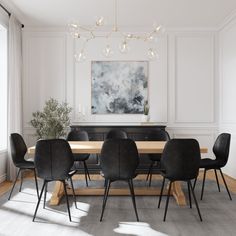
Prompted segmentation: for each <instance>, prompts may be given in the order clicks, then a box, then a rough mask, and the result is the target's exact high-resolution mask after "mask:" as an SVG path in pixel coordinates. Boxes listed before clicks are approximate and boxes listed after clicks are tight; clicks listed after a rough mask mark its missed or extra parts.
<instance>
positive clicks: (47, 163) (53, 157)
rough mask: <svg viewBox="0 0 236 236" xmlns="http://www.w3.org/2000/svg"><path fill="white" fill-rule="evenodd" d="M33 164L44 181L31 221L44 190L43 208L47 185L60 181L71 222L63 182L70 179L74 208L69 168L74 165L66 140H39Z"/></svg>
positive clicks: (71, 173)
mask: <svg viewBox="0 0 236 236" xmlns="http://www.w3.org/2000/svg"><path fill="white" fill-rule="evenodd" d="M34 162H35V168H36V172H37V175H38V177H39V178H41V179H43V180H44V181H43V187H42V189H41V192H40V195H39V200H38V203H37V205H36V208H35V213H34V216H33V221H34V220H35V217H36V214H37V211H38V207H39V204H40V201H41V198H42V194H43V191H44V189H45V195H44V207H45V198H46V189H47V184H48V183H49V182H51V181H61V182H62V183H63V186H64V191H65V196H66V203H67V209H68V214H69V219H70V221H71V214H70V207H69V200H68V195H67V190H66V183H65V180H67V179H70V182H71V187H72V191H73V196H74V201H75V206H76V208H77V205H76V196H75V191H74V186H73V181H72V175H73V174H74V173H75V171H72V172H71V167H72V166H73V163H74V157H73V153H72V151H71V148H70V145H69V144H68V142H67V141H66V140H63V139H49V140H39V141H38V142H37V144H36V149H35V159H34Z"/></svg>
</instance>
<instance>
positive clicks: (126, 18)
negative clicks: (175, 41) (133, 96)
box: [0, 0, 236, 28]
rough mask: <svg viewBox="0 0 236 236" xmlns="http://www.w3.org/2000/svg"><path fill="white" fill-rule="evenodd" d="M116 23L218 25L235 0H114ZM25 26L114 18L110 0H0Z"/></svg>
mask: <svg viewBox="0 0 236 236" xmlns="http://www.w3.org/2000/svg"><path fill="white" fill-rule="evenodd" d="M117 1H118V2H117V10H118V24H119V25H120V26H125V27H131V26H133V27H147V26H149V27H150V25H152V24H153V23H154V22H156V23H161V24H162V25H164V26H166V27H170V28H171V27H173V28H174V27H217V26H219V25H220V24H221V23H222V21H223V20H224V19H225V18H226V17H227V16H229V15H230V14H232V12H234V10H235V9H236V0H117ZM0 2H2V3H3V4H4V6H6V7H8V9H9V10H10V11H13V12H14V13H15V14H16V15H17V17H18V18H19V20H20V21H21V22H22V23H23V24H24V25H26V26H65V25H67V24H68V23H69V22H72V21H79V22H80V23H81V24H82V25H93V24H94V22H95V20H96V18H97V17H99V16H104V17H105V23H106V24H107V25H111V24H113V22H114V1H113V0H0Z"/></svg>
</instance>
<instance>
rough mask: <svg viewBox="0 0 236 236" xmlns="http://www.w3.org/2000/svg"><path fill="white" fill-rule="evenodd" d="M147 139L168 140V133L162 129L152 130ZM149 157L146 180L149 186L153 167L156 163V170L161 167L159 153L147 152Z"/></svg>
mask: <svg viewBox="0 0 236 236" xmlns="http://www.w3.org/2000/svg"><path fill="white" fill-rule="evenodd" d="M148 140H149V141H168V140H170V136H169V134H168V133H167V132H166V131H165V130H162V129H159V130H155V131H152V132H150V133H149V134H148ZM148 156H149V159H150V161H151V164H150V167H149V170H148V174H147V178H146V181H148V179H149V187H150V186H151V182H152V174H153V167H154V166H155V165H156V167H157V170H158V169H161V167H160V160H161V154H149V155H148Z"/></svg>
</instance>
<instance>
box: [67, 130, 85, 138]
mask: <svg viewBox="0 0 236 236" xmlns="http://www.w3.org/2000/svg"><path fill="white" fill-rule="evenodd" d="M67 141H89V137H88V133H87V132H86V131H84V130H83V131H76V130H72V131H70V132H69V134H68V136H67Z"/></svg>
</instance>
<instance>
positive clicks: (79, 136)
mask: <svg viewBox="0 0 236 236" xmlns="http://www.w3.org/2000/svg"><path fill="white" fill-rule="evenodd" d="M67 141H89V137H88V133H87V132H86V131H76V130H72V131H70V132H69V134H68V136H67ZM89 156H90V154H74V165H73V169H75V170H76V171H78V167H77V165H76V164H77V163H78V162H83V166H84V175H85V181H86V186H87V187H88V179H89V180H91V179H90V175H89V171H88V167H87V164H86V161H87V160H88V158H89Z"/></svg>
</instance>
